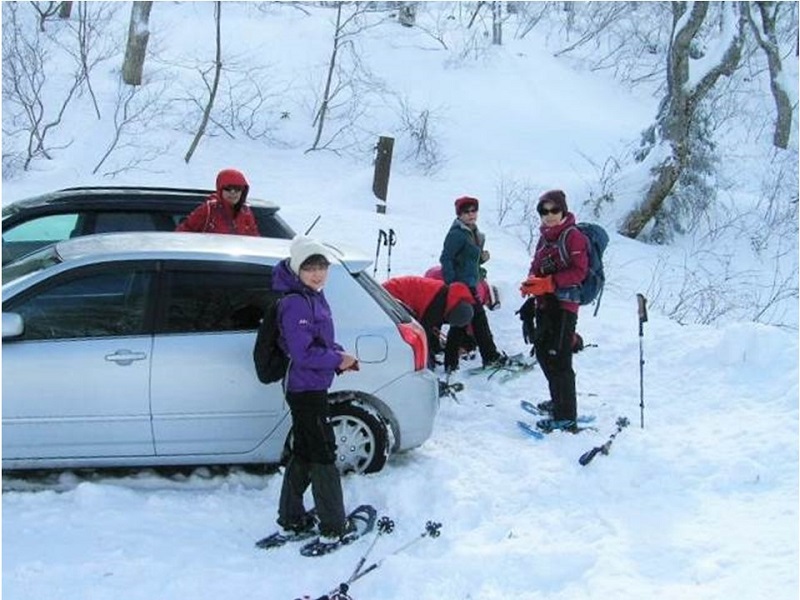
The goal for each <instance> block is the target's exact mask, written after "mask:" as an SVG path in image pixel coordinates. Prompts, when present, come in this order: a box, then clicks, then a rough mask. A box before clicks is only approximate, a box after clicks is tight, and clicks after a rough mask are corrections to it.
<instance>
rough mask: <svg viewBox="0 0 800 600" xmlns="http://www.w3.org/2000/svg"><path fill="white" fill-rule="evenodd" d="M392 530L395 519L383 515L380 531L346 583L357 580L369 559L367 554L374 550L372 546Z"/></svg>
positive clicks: (380, 521)
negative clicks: (356, 577)
mask: <svg viewBox="0 0 800 600" xmlns="http://www.w3.org/2000/svg"><path fill="white" fill-rule="evenodd" d="M392 531H394V521H392V520H391V519H390V518H389V517H381V518H380V520H379V521H378V533H377V534H376V535H375V537H373V538H372V543H371V544H370V545H369V548H367V551H366V552H364V554H362V555H361V558H360V559H358V564H357V565H356V568H355V569H353V573H352V575H350V579H348V580H347V581H346V582H345V583H346V585H348V586H349V585H350V584H351V583H353V581H355V579H354V578H355V576H356V575H358V572H359V571H360V570H361V567H363V566H364V563H365V562H366V561H367V556H369V553H370V552H372V548H374V547H375V542H377V541H378V538H379V537H381V536H382V535H383V534H385V533H387V534H388V533H392Z"/></svg>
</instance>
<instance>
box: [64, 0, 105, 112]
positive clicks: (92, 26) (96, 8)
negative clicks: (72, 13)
mask: <svg viewBox="0 0 800 600" xmlns="http://www.w3.org/2000/svg"><path fill="white" fill-rule="evenodd" d="M116 9H117V7H116V5H115V3H113V2H79V3H78V18H77V20H74V21H70V22H69V23H67V24H66V25H65V27H64V30H66V31H69V32H71V33H72V35H71V36H68V37H63V36H56V35H52V36H51V38H52V39H53V42H54V43H55V44H56V45H57V46H59V47H60V48H61V49H62V50H63V51H64V52H66V53H67V54H68V55H69V56H70V57H72V60H73V61H74V62H75V64H76V65H77V68H78V69H79V70H80V72H81V74H82V76H83V82H82V87H85V88H86V90H87V91H88V92H89V96H90V98H91V99H92V105H93V107H94V111H95V114H96V115H97V119H98V120H99V119H100V118H101V116H100V107H99V104H98V101H97V95H96V94H95V91H94V87H93V86H92V78H91V72H92V71H93V70H94V68H95V67H96V66H97V65H98V64H99V63H101V62H103V61H105V60H108V59H109V58H111V57H112V56H114V55H115V54H116V53H117V48H116V45H115V44H114V43H113V40H110V39H109V38H108V37H107V36H106V35H104V33H103V32H104V31H107V30H108V29H109V23H110V21H111V20H112V19H113V17H114V15H115V13H116Z"/></svg>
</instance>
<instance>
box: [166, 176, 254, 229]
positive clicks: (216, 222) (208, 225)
mask: <svg viewBox="0 0 800 600" xmlns="http://www.w3.org/2000/svg"><path fill="white" fill-rule="evenodd" d="M227 185H238V186H241V187H242V188H243V189H242V196H241V198H240V200H239V202H238V203H237V204H236V206H231V205H230V204H228V203H227V202H225V200H223V199H222V188H223V187H225V186H227ZM248 191H250V186H249V184H248V183H247V179H245V177H244V175H243V174H242V173H240V172H239V171H236V170H234V169H225V170H222V171H220V172H219V174H218V175H217V191H216V192H215V193H213V194H211V195H210V196H209V197H208V200H206V201H205V202H203V204H201V205H200V206H198V207H197V208H195V209H194V210H193V211H192V212H191V213H189V216H188V217H186V218H185V219H184V220H183V221H182V222H181V223H180V224H179V225H178V226H177V227H176V228H175V231H193V232H195V233H232V234H236V235H253V236H259V235H261V233H260V232H259V231H258V224H257V223H256V218H255V216H254V215H253V211H252V210H250V207H249V206H247V204H245V201H246V200H247V192H248Z"/></svg>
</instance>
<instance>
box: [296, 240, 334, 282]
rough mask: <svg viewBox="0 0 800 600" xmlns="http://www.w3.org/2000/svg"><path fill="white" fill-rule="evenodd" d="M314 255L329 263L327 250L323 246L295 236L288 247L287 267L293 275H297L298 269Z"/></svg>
mask: <svg viewBox="0 0 800 600" xmlns="http://www.w3.org/2000/svg"><path fill="white" fill-rule="evenodd" d="M316 255H320V256H322V257H323V258H324V259H325V260H326V261H328V263H330V262H331V259H330V256H329V255H328V249H327V248H326V247H325V246H323V245H322V244H320V243H319V242H318V241H316V240H314V239H312V238H308V237H305V236H303V235H296V236H295V237H294V239H292V245H291V246H289V266H290V267H291V268H292V271H294V272H295V274H297V275H299V274H300V267H301V266H302V265H303V263H304V262H305V261H306V260H308V259H309V258H311V257H312V256H316Z"/></svg>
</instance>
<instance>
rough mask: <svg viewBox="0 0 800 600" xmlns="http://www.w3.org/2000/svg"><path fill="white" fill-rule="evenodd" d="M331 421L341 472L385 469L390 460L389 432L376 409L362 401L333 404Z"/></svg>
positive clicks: (364, 471)
mask: <svg viewBox="0 0 800 600" xmlns="http://www.w3.org/2000/svg"><path fill="white" fill-rule="evenodd" d="M331 422H332V425H333V433H334V435H335V436H336V466H337V467H338V468H339V471H340V472H341V473H348V472H356V473H374V472H376V471H380V470H381V469H382V468H383V466H384V465H385V464H386V460H387V459H388V458H389V429H388V426H387V425H386V421H384V420H383V418H381V416H380V415H379V414H378V413H377V411H375V409H373V408H372V407H371V406H369V405H368V404H365V403H364V402H360V401H350V402H339V403H336V404H333V405H331Z"/></svg>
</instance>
